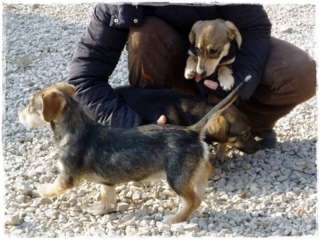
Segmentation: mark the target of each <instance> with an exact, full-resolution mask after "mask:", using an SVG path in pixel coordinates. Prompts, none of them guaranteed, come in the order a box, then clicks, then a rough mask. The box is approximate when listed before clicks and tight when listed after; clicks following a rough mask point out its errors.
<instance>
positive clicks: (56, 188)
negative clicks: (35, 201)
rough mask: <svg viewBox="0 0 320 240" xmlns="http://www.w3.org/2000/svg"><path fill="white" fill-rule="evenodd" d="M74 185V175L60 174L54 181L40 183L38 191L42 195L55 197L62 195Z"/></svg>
mask: <svg viewBox="0 0 320 240" xmlns="http://www.w3.org/2000/svg"><path fill="white" fill-rule="evenodd" d="M73 186H74V180H73V178H72V177H70V176H65V175H61V174H60V175H58V177H57V178H56V180H55V181H54V182H53V183H46V184H42V185H40V187H39V188H38V193H39V194H40V196H41V197H53V196H57V195H60V194H61V193H63V192H65V191H66V190H68V189H70V188H72V187H73Z"/></svg>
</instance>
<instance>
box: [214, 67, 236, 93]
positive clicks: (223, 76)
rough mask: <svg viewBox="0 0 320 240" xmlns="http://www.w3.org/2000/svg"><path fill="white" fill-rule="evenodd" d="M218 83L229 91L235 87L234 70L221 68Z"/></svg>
mask: <svg viewBox="0 0 320 240" xmlns="http://www.w3.org/2000/svg"><path fill="white" fill-rule="evenodd" d="M218 81H219V82H220V86H221V88H222V89H223V90H225V91H229V90H231V89H232V87H233V85H234V78H233V76H232V70H231V69H230V68H228V67H220V68H219V72H218Z"/></svg>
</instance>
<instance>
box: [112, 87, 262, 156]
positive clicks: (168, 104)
mask: <svg viewBox="0 0 320 240" xmlns="http://www.w3.org/2000/svg"><path fill="white" fill-rule="evenodd" d="M114 91H115V93H116V94H117V95H118V96H121V97H122V98H123V99H124V100H125V102H126V103H128V105H129V106H130V107H131V108H132V109H134V110H135V111H136V112H137V113H138V114H139V116H141V117H142V120H143V124H150V123H154V122H156V120H157V119H158V118H159V117H160V115H162V114H163V115H165V116H166V117H167V120H168V123H169V124H174V125H181V126H189V125H191V124H194V123H196V122H197V121H199V120H200V119H201V118H202V117H203V116H204V115H205V114H206V113H208V112H209V111H210V110H211V108H212V107H213V106H214V105H212V104H209V103H207V102H205V101H204V100H203V98H201V97H196V96H191V95H188V94H184V93H181V92H178V91H176V90H171V89H143V88H134V87H130V86H125V87H118V88H115V89H114ZM214 140H218V142H219V143H220V146H219V149H220V151H219V153H218V154H216V158H217V159H219V160H223V158H224V152H225V151H224V149H225V148H226V146H230V147H233V148H237V149H239V150H241V151H243V152H245V153H254V152H256V151H257V150H258V149H259V147H260V145H259V143H258V142H257V141H256V140H255V139H254V136H253V134H252V132H251V128H250V125H249V124H248V120H247V118H246V116H245V115H244V114H243V113H241V112H240V111H239V110H238V109H237V108H236V107H235V106H233V105H232V106H230V107H229V108H228V109H226V110H225V111H224V112H222V113H221V114H220V115H219V116H217V117H216V118H215V119H214V120H211V121H210V122H208V123H207V125H206V142H208V143H210V142H212V141H214Z"/></svg>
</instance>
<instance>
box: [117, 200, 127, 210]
mask: <svg viewBox="0 0 320 240" xmlns="http://www.w3.org/2000/svg"><path fill="white" fill-rule="evenodd" d="M128 208H129V204H128V203H124V202H122V203H119V204H118V211H120V212H121V211H126V210H127V209H128Z"/></svg>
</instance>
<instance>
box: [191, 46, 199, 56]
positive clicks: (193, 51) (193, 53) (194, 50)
mask: <svg viewBox="0 0 320 240" xmlns="http://www.w3.org/2000/svg"><path fill="white" fill-rule="evenodd" d="M188 53H189V55H191V56H199V55H200V49H199V48H197V47H195V46H192V47H190V49H189V51H188Z"/></svg>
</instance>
